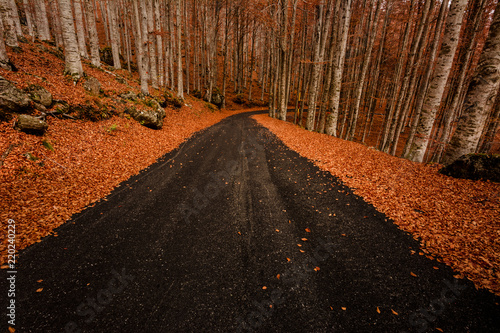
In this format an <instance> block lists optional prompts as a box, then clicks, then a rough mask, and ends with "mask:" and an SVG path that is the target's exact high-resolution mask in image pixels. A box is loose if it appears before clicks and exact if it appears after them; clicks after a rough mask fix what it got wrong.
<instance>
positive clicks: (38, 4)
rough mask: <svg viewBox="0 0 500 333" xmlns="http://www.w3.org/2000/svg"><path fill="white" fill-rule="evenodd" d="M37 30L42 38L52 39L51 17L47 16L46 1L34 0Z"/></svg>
mask: <svg viewBox="0 0 500 333" xmlns="http://www.w3.org/2000/svg"><path fill="white" fill-rule="evenodd" d="M34 5H35V21H36V31H37V33H38V38H40V40H42V41H45V40H50V39H51V37H50V28H49V19H48V17H47V7H46V6H45V1H43V0H34Z"/></svg>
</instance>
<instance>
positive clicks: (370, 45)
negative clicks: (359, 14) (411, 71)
mask: <svg viewBox="0 0 500 333" xmlns="http://www.w3.org/2000/svg"><path fill="white" fill-rule="evenodd" d="M380 5H381V0H378V1H377V8H376V9H375V18H374V17H373V16H372V17H371V18H370V22H373V23H371V24H369V26H370V25H371V26H372V29H370V30H369V34H370V36H369V38H368V46H367V48H366V50H365V57H364V59H363V65H362V69H361V73H360V77H359V81H358V86H357V87H356V93H355V96H354V109H353V112H352V118H351V125H350V126H349V132H348V134H347V140H353V139H354V135H355V134H356V124H357V122H358V115H359V108H360V105H361V94H362V92H363V87H364V85H365V78H366V74H367V73H368V66H369V65H370V61H371V55H372V50H373V45H374V44H375V37H376V35H377V32H378V31H377V27H378V19H379V14H380ZM372 6H373V5H372ZM372 13H373V12H372ZM372 15H373V14H372Z"/></svg>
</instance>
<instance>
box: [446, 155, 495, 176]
mask: <svg viewBox="0 0 500 333" xmlns="http://www.w3.org/2000/svg"><path fill="white" fill-rule="evenodd" d="M439 172H440V173H442V174H443V175H447V176H451V177H455V178H464V179H472V180H479V179H483V180H491V181H493V182H500V155H486V154H467V155H463V156H461V157H460V158H458V159H457V160H456V161H454V162H453V163H451V164H450V165H448V166H446V167H444V168H442V169H441V170H439Z"/></svg>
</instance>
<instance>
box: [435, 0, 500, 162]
mask: <svg viewBox="0 0 500 333" xmlns="http://www.w3.org/2000/svg"><path fill="white" fill-rule="evenodd" d="M499 86H500V2H499V3H498V4H497V6H496V8H495V14H494V16H493V22H492V23H491V27H490V31H489V34H488V38H487V40H486V44H485V45H484V49H483V51H482V53H481V57H480V58H479V63H478V67H477V70H476V72H475V74H474V77H473V78H472V81H471V83H470V84H469V88H468V90H467V94H466V97H465V102H464V104H463V106H462V117H461V118H460V120H459V122H458V125H457V129H456V130H455V132H454V134H453V136H452V139H451V141H450V145H449V146H448V148H447V149H446V151H445V154H444V156H443V160H442V162H443V163H445V164H448V163H451V162H453V161H454V160H456V159H457V158H459V157H460V156H462V155H465V154H470V153H474V152H475V151H476V149H477V148H478V144H479V140H480V138H481V134H482V132H483V129H484V127H485V124H486V120H487V118H488V115H489V113H490V111H491V109H492V106H493V104H494V102H495V97H496V94H497V92H498V89H499Z"/></svg>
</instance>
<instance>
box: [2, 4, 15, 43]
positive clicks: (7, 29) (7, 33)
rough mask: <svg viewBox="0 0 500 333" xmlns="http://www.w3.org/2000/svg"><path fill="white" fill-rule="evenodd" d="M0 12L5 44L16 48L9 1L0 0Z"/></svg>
mask: <svg viewBox="0 0 500 333" xmlns="http://www.w3.org/2000/svg"><path fill="white" fill-rule="evenodd" d="M0 11H1V14H2V19H3V30H4V37H5V44H7V45H8V46H10V47H18V46H19V43H18V42H17V33H16V25H15V23H14V18H13V16H12V8H11V4H10V1H8V0H0Z"/></svg>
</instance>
